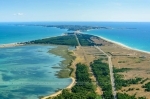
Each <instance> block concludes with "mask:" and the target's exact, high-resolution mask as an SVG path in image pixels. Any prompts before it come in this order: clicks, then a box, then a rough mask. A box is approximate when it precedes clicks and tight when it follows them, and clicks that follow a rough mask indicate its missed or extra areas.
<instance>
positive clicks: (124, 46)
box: [98, 36, 150, 54]
mask: <svg viewBox="0 0 150 99" xmlns="http://www.w3.org/2000/svg"><path fill="white" fill-rule="evenodd" d="M98 37H100V38H101V39H103V40H105V41H108V42H111V43H114V44H117V45H119V46H121V47H123V48H126V49H128V50H134V51H138V52H142V53H146V54H150V52H148V51H143V50H139V49H136V48H132V47H129V46H127V45H124V44H122V43H119V42H116V41H112V40H109V39H107V38H104V37H102V36H98Z"/></svg>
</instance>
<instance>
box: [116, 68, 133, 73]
mask: <svg viewBox="0 0 150 99" xmlns="http://www.w3.org/2000/svg"><path fill="white" fill-rule="evenodd" d="M129 70H131V68H120V69H117V68H113V71H114V73H118V72H127V71H129Z"/></svg>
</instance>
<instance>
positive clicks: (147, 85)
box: [142, 82, 150, 92]
mask: <svg viewBox="0 0 150 99" xmlns="http://www.w3.org/2000/svg"><path fill="white" fill-rule="evenodd" d="M142 87H143V88H145V91H148V92H150V82H148V83H146V84H145V85H144V86H142Z"/></svg>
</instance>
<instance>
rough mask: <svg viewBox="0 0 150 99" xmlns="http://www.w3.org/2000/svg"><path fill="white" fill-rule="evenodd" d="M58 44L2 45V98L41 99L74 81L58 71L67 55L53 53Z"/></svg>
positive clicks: (0, 57)
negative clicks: (58, 74)
mask: <svg viewBox="0 0 150 99" xmlns="http://www.w3.org/2000/svg"><path fill="white" fill-rule="evenodd" d="M52 48H55V46H48V45H44V46H42V45H26V46H17V47H10V48H1V49H0V83H1V84H0V88H1V91H0V99H38V98H39V97H40V96H46V95H49V94H53V93H55V91H56V90H57V89H63V88H65V87H67V86H68V85H69V84H70V83H71V81H72V80H71V79H70V78H58V77H57V76H56V75H55V74H56V72H58V71H60V70H61V69H55V68H52V67H54V66H59V65H60V64H61V62H62V61H63V60H64V58H63V57H60V56H57V55H55V54H52V53H49V52H48V51H49V50H51V49H52Z"/></svg>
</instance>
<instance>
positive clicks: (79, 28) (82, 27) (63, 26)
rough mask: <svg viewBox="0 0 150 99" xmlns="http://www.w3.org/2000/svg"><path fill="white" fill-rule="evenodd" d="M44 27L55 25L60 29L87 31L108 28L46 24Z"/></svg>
mask: <svg viewBox="0 0 150 99" xmlns="http://www.w3.org/2000/svg"><path fill="white" fill-rule="evenodd" d="M46 27H57V28H60V29H68V31H83V32H84V31H87V30H90V29H101V28H103V29H108V28H107V27H98V26H81V25H48V26H46Z"/></svg>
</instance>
